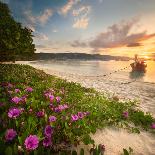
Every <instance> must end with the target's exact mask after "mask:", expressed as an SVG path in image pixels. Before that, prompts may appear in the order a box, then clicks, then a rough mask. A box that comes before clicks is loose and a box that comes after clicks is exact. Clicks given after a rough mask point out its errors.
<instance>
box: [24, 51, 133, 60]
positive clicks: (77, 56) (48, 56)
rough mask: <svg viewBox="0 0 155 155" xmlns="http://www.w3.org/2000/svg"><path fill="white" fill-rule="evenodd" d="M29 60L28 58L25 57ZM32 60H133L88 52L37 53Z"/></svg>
mask: <svg viewBox="0 0 155 155" xmlns="http://www.w3.org/2000/svg"><path fill="white" fill-rule="evenodd" d="M25 60H27V58H26V59H25ZM30 60H83V61H84V60H86V61H89V60H100V61H109V60H116V61H119V60H121V61H128V60H132V58H130V57H122V56H111V55H101V54H87V53H35V54H34V56H33V57H31V58H30Z"/></svg>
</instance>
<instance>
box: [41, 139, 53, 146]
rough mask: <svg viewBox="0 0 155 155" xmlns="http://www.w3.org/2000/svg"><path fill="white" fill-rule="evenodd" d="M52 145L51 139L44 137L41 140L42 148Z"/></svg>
mask: <svg viewBox="0 0 155 155" xmlns="http://www.w3.org/2000/svg"><path fill="white" fill-rule="evenodd" d="M51 144H52V141H51V137H45V138H44V140H43V146H44V147H48V146H50V145H51Z"/></svg>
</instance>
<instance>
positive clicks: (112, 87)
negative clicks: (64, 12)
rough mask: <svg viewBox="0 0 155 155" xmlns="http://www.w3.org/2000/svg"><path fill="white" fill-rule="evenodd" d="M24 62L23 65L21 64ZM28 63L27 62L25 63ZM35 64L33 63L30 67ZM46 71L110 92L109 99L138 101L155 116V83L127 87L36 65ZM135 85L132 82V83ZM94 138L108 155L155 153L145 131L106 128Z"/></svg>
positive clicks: (111, 80)
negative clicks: (116, 97) (128, 150)
mask: <svg viewBox="0 0 155 155" xmlns="http://www.w3.org/2000/svg"><path fill="white" fill-rule="evenodd" d="M17 63H23V62H17ZM25 63H26V64H27V62H24V64H25ZM30 65H32V64H30ZM32 66H33V67H35V68H37V69H41V70H43V71H44V72H46V73H48V74H51V75H55V76H58V77H60V78H63V79H66V80H67V81H72V82H77V83H80V84H81V85H82V86H84V87H89V88H94V89H95V90H97V91H100V92H103V93H106V94H107V95H108V96H109V97H110V96H112V95H115V96H118V97H119V98H120V99H121V100H128V99H131V100H137V101H139V103H140V105H139V108H140V109H142V110H143V111H145V112H151V113H152V114H153V116H155V110H154V109H155V84H154V83H148V82H143V83H142V82H139V81H134V82H132V81H129V80H124V81H123V84H122V83H121V82H120V80H119V79H116V78H115V79H114V78H112V76H109V77H108V78H107V77H106V78H105V77H98V78H96V77H89V76H83V75H79V74H69V73H66V72H60V71H57V70H54V69H50V68H47V67H43V66H40V65H34V64H33V65H32ZM128 82H131V83H128ZM92 138H93V139H94V140H95V142H96V144H104V145H105V147H106V152H105V155H119V154H121V153H123V148H125V149H128V148H129V147H131V148H132V149H133V150H134V154H136V155H154V154H155V147H154V146H155V136H154V135H153V134H151V133H148V132H145V131H142V132H141V133H140V134H133V133H128V132H127V131H125V130H123V129H116V128H106V129H104V130H101V131H100V130H98V131H97V132H96V133H95V134H94V135H92Z"/></svg>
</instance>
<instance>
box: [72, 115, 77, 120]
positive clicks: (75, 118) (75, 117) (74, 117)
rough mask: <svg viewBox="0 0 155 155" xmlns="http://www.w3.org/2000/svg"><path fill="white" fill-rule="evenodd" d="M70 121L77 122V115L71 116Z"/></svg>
mask: <svg viewBox="0 0 155 155" xmlns="http://www.w3.org/2000/svg"><path fill="white" fill-rule="evenodd" d="M71 119H72V121H77V120H78V119H79V117H78V115H71Z"/></svg>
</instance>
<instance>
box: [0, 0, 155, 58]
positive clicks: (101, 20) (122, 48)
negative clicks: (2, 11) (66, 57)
mask: <svg viewBox="0 0 155 155" xmlns="http://www.w3.org/2000/svg"><path fill="white" fill-rule="evenodd" d="M0 1H2V2H5V3H7V4H8V5H9V7H10V9H11V12H12V15H13V17H14V18H15V19H16V20H17V21H18V22H21V23H22V24H23V25H24V26H27V27H29V28H31V29H32V30H33V35H34V43H35V45H36V49H37V50H36V52H44V53H64V52H72V53H74V52H79V53H92V54H94V53H95V54H96V53H99V54H107V55H119V56H133V55H134V54H135V53H137V54H141V55H145V56H146V57H147V56H149V55H151V54H152V55H155V26H154V25H155V0H0Z"/></svg>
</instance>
